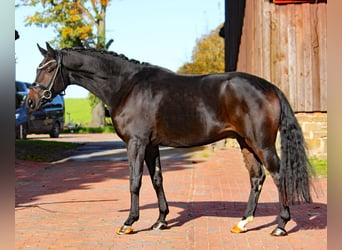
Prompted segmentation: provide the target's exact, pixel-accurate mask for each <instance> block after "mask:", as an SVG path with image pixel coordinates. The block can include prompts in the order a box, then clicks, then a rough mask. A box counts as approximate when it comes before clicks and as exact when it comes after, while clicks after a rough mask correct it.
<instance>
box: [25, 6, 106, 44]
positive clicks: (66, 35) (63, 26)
mask: <svg viewBox="0 0 342 250" xmlns="http://www.w3.org/2000/svg"><path fill="white" fill-rule="evenodd" d="M21 2H23V5H25V6H34V7H39V6H40V5H41V7H42V9H41V10H40V11H36V12H35V13H34V14H33V15H32V16H29V17H27V18H26V24H27V25H32V24H34V25H37V26H39V27H48V26H51V27H53V28H54V29H55V30H56V33H57V34H58V35H57V37H56V41H55V42H59V47H61V48H63V47H75V46H91V47H96V48H103V49H108V47H109V46H110V44H111V43H112V42H113V40H112V39H111V40H110V41H109V42H107V43H106V25H105V21H106V10H107V7H108V5H109V3H110V0H72V1H68V0H21Z"/></svg>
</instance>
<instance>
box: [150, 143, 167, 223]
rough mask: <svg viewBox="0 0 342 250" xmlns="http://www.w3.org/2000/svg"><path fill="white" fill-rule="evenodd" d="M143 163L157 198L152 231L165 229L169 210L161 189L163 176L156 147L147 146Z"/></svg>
mask: <svg viewBox="0 0 342 250" xmlns="http://www.w3.org/2000/svg"><path fill="white" fill-rule="evenodd" d="M145 162H146V165H147V168H148V170H149V172H150V175H151V180H152V183H153V187H154V190H155V191H156V194H157V197H158V206H159V218H158V220H157V222H156V223H154V224H153V226H152V228H153V229H165V228H166V227H167V222H166V220H165V218H166V215H167V214H168V213H169V208H168V205H167V201H166V198H165V193H164V188H163V176H162V171H161V164H160V156H159V148H158V146H152V145H149V146H148V147H147V148H146V154H145Z"/></svg>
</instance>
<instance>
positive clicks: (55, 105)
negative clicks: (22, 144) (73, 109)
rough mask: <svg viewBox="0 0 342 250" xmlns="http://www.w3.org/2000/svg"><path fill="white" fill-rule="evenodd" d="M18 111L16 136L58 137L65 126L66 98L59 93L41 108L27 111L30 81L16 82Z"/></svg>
mask: <svg viewBox="0 0 342 250" xmlns="http://www.w3.org/2000/svg"><path fill="white" fill-rule="evenodd" d="M15 86H16V111H15V125H16V138H17V139H26V137H27V135H28V134H50V137H51V138H58V137H59V133H60V131H61V129H63V127H64V98H63V96H61V95H57V96H56V97H55V98H54V99H53V100H52V101H51V102H48V103H45V104H44V105H43V106H42V108H41V110H39V111H35V112H32V113H28V112H27V107H26V105H25V100H26V96H27V94H28V88H29V87H30V84H29V83H26V82H20V81H16V82H15Z"/></svg>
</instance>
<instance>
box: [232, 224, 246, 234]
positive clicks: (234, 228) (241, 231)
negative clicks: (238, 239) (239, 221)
mask: <svg viewBox="0 0 342 250" xmlns="http://www.w3.org/2000/svg"><path fill="white" fill-rule="evenodd" d="M246 231H247V229H241V228H240V227H239V226H238V225H235V226H234V227H233V228H232V229H230V232H232V233H235V234H240V233H244V232H246Z"/></svg>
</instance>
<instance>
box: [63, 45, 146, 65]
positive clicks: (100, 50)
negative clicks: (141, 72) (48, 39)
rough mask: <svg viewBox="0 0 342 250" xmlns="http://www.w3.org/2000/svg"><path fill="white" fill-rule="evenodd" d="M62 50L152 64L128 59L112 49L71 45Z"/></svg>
mask: <svg viewBox="0 0 342 250" xmlns="http://www.w3.org/2000/svg"><path fill="white" fill-rule="evenodd" d="M62 50H63V51H77V52H81V53H82V52H84V53H87V52H89V53H99V54H105V55H111V56H113V57H118V58H120V59H123V60H126V61H128V62H131V63H134V64H141V65H146V66H152V65H151V64H150V63H147V62H140V61H138V60H135V59H129V58H128V57H127V56H125V55H123V54H118V53H116V52H114V51H107V50H104V49H96V48H83V47H73V48H63V49H62Z"/></svg>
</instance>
